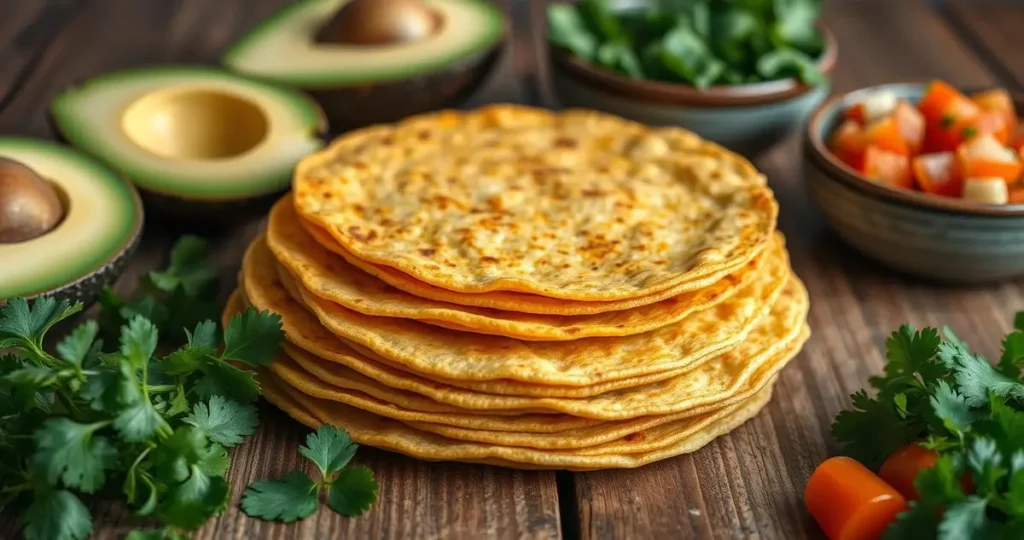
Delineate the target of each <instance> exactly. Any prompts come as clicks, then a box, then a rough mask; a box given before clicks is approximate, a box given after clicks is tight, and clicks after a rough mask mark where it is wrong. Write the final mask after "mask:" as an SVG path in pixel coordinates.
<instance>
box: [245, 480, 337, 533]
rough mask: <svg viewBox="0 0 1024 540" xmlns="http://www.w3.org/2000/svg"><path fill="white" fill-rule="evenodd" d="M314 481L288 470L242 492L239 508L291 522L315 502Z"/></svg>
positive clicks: (311, 510)
mask: <svg viewBox="0 0 1024 540" xmlns="http://www.w3.org/2000/svg"><path fill="white" fill-rule="evenodd" d="M317 494H318V490H317V485H316V482H313V481H312V480H310V478H309V477H308V476H306V475H305V474H303V473H301V472H299V471H291V472H288V473H286V474H285V475H284V476H282V477H281V478H279V479H277V480H273V481H260V482H255V483H253V484H252V485H251V486H249V489H247V490H246V491H245V495H243V496H242V510H243V511H244V512H245V513H246V514H247V515H249V516H252V517H257V518H260V519H267V520H277V521H284V522H291V521H295V520H297V519H305V518H307V517H309V516H311V515H313V513H314V512H316V509H317V507H318V506H319V501H318V500H317Z"/></svg>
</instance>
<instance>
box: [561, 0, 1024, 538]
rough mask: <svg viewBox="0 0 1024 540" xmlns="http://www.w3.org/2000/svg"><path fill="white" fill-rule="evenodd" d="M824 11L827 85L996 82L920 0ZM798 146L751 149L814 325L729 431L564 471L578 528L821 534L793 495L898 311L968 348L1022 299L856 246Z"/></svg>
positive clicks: (990, 343)
mask: <svg viewBox="0 0 1024 540" xmlns="http://www.w3.org/2000/svg"><path fill="white" fill-rule="evenodd" d="M907 21H913V24H907ZM824 22H825V23H826V24H827V25H828V26H829V27H830V28H831V29H832V30H833V31H834V32H835V33H836V36H837V38H838V40H839V44H840V46H839V47H840V50H839V65H838V70H837V73H836V74H835V80H834V84H835V89H836V90H837V91H843V90H849V89H853V88H856V87H860V86H866V85H870V84H875V83H881V82H887V81H893V80H905V79H913V78H926V77H941V78H944V79H947V80H949V81H951V82H953V83H956V84H987V83H991V82H993V76H992V74H991V73H990V72H989V71H988V70H987V69H986V68H985V66H984V65H983V64H982V63H981V62H980V61H979V60H978V59H977V58H975V57H973V56H972V54H971V52H970V50H969V48H968V47H967V46H965V45H964V44H963V43H961V42H959V41H957V39H956V37H955V35H954V34H953V32H951V30H950V29H949V28H948V27H947V26H946V25H945V23H944V22H943V20H942V19H941V17H939V16H938V15H937V14H936V13H935V12H934V11H932V10H931V9H930V8H929V7H927V6H926V5H925V3H924V2H920V1H917V0H908V1H899V2H881V1H878V2H873V1H864V2H831V3H830V4H829V8H828V11H827V13H826V15H825V18H824ZM923 43H927V44H928V45H927V46H926V47H925V46H922V45H921V44H923ZM797 156H799V141H798V140H796V139H795V138H794V139H791V140H789V141H786V142H784V143H783V144H781V145H780V146H778V147H777V148H775V149H774V150H773V151H771V152H769V153H767V154H766V155H763V156H760V157H759V158H758V159H756V160H755V161H756V164H757V165H758V167H759V168H760V169H761V170H762V171H764V172H765V173H766V174H767V175H768V177H769V181H770V183H771V185H772V187H773V189H774V190H775V191H776V196H777V197H778V199H779V203H780V206H781V213H780V229H781V230H782V231H783V232H784V233H785V234H786V237H787V241H788V247H789V249H790V253H791V257H792V263H793V266H794V269H795V271H796V273H797V274H798V275H799V276H800V277H801V278H802V279H803V280H804V281H805V282H806V284H807V286H808V289H809V290H810V293H811V299H812V307H811V313H810V318H809V321H810V325H811V328H812V331H813V336H812V338H811V339H810V341H809V342H808V343H807V345H806V346H805V348H804V350H803V352H802V354H800V356H799V357H797V358H796V359H795V360H794V361H793V363H792V364H791V365H790V366H789V367H788V368H787V369H786V370H785V371H784V372H783V373H782V375H781V377H780V380H779V382H778V383H777V386H776V392H775V397H774V398H773V399H772V401H771V403H770V404H769V405H768V406H767V407H766V409H765V410H764V411H762V413H761V414H759V415H758V416H757V417H756V418H754V419H753V420H751V421H750V422H748V423H747V424H745V425H744V426H742V427H740V428H739V429H737V430H735V431H734V432H732V433H730V434H728V435H726V436H724V437H721V438H719V439H717V440H716V441H713V442H712V443H711V444H709V445H708V446H707V447H705V448H703V449H702V450H700V451H698V452H696V453H694V454H692V455H688V456H680V457H677V458H674V459H669V460H665V461H663V462H660V463H656V464H653V465H650V466H647V467H643V468H641V469H639V470H630V471H616V470H610V471H601V472H593V473H583V474H575V475H571V477H570V478H571V481H572V482H573V484H574V486H573V490H571V491H574V492H575V494H576V498H577V505H578V508H579V512H578V514H579V518H580V521H579V523H578V524H574V525H571V527H578V530H579V533H580V537H582V538H659V537H661V538H751V537H754V538H756V537H762V538H804V537H820V535H821V532H820V530H819V529H818V528H817V526H816V525H815V524H814V523H813V521H812V520H811V519H810V518H809V517H808V515H807V513H806V510H805V509H804V507H803V503H802V500H801V498H802V492H803V487H804V485H805V483H806V481H807V478H808V477H809V476H810V473H811V472H812V471H813V469H814V467H815V466H816V465H817V464H818V463H820V462H821V460H822V459H824V458H825V457H827V456H828V455H829V454H830V453H833V452H835V451H836V450H837V448H836V445H835V444H834V442H833V441H832V440H831V437H830V436H829V425H830V424H831V422H832V419H833V418H834V417H835V414H836V413H837V412H838V411H840V410H841V409H843V408H845V407H846V406H848V405H849V400H848V395H849V394H850V393H852V392H853V391H855V390H857V389H859V388H862V387H864V386H865V385H866V383H867V377H868V376H869V375H871V374H874V373H876V372H878V371H879V370H880V369H881V367H882V365H883V352H884V348H883V345H884V339H885V337H886V336H887V335H888V333H889V332H891V331H892V330H894V329H895V328H896V327H897V326H898V325H900V324H902V323H904V322H912V323H914V324H916V325H918V326H923V325H928V324H932V325H935V324H949V325H950V326H951V327H952V328H953V329H954V330H956V331H957V333H958V335H960V336H961V337H963V338H964V339H967V340H970V342H971V343H972V344H973V345H974V346H975V348H976V349H977V350H979V352H981V353H983V354H988V355H992V354H995V353H996V351H997V350H998V343H997V342H996V340H997V339H998V338H999V337H1001V336H1002V335H1003V333H1004V331H1005V330H1007V329H1008V328H1009V325H1010V317H1011V316H1012V311H1013V309H1014V308H1016V307H1019V306H1020V305H1021V304H1022V301H1021V282H1015V283H1007V284H1003V285H996V286H989V287H976V288H944V287H938V286H935V285H931V284H926V283H920V282H918V281H917V280H914V279H911V278H907V277H905V276H901V275H898V274H896V273H895V272H892V271H890V270H887V269H885V268H883V267H881V266H880V265H878V264H877V263H874V262H872V261H869V260H867V259H866V258H865V257H863V256H861V255H859V254H858V253H856V252H854V251H853V250H852V249H851V248H849V247H847V246H846V245H845V244H843V243H842V241H841V240H840V239H839V238H838V236H836V235H835V234H834V233H832V232H831V231H830V230H829V229H828V228H827V227H826V224H825V221H824V219H823V217H822V216H821V215H820V213H818V211H817V210H816V209H815V208H813V206H812V204H811V201H810V199H809V197H808V196H807V195H806V194H805V192H804V189H803V185H802V179H801V177H800V164H799V159H798V157H797ZM563 478H564V477H563ZM563 492H564V491H563ZM568 519H569V516H566V515H563V520H568Z"/></svg>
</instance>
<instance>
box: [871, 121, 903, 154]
mask: <svg viewBox="0 0 1024 540" xmlns="http://www.w3.org/2000/svg"><path fill="white" fill-rule="evenodd" d="M864 137H865V140H866V141H867V143H868V144H869V145H874V146H877V147H879V148H881V149H882V150H886V151H889V152H895V153H897V154H903V155H909V154H910V147H909V146H908V145H907V141H906V140H904V139H903V131H902V130H901V129H900V124H899V123H898V122H897V121H896V117H895V115H889V116H886V117H885V118H882V119H881V120H877V121H875V122H872V123H870V124H868V125H867V127H865V128H864Z"/></svg>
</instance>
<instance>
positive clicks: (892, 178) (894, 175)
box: [861, 145, 914, 189]
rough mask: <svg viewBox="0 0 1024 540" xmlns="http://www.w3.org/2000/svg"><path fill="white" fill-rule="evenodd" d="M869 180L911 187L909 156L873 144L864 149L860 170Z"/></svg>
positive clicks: (904, 187) (895, 186) (893, 185)
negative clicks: (862, 165)
mask: <svg viewBox="0 0 1024 540" xmlns="http://www.w3.org/2000/svg"><path fill="white" fill-rule="evenodd" d="M861 172H862V173H863V174H864V176H866V177H867V178H868V179H869V180H874V181H875V182H879V183H882V184H885V185H887V186H889V187H894V188H903V189H913V187H914V178H913V175H912V174H911V172H910V157H909V156H907V155H904V154H899V153H896V152H889V151H888V150H884V149H882V148H880V147H878V146H875V145H869V146H868V147H867V150H865V151H864V169H863V170H862V171H861Z"/></svg>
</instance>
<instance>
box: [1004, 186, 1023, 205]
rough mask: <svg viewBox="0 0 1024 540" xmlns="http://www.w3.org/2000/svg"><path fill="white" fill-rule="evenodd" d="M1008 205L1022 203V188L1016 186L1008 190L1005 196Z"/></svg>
mask: <svg viewBox="0 0 1024 540" xmlns="http://www.w3.org/2000/svg"><path fill="white" fill-rule="evenodd" d="M1006 202H1008V203H1010V204H1021V203H1024V186H1017V187H1014V188H1012V189H1010V192H1009V194H1008V195H1007V201H1006Z"/></svg>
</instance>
